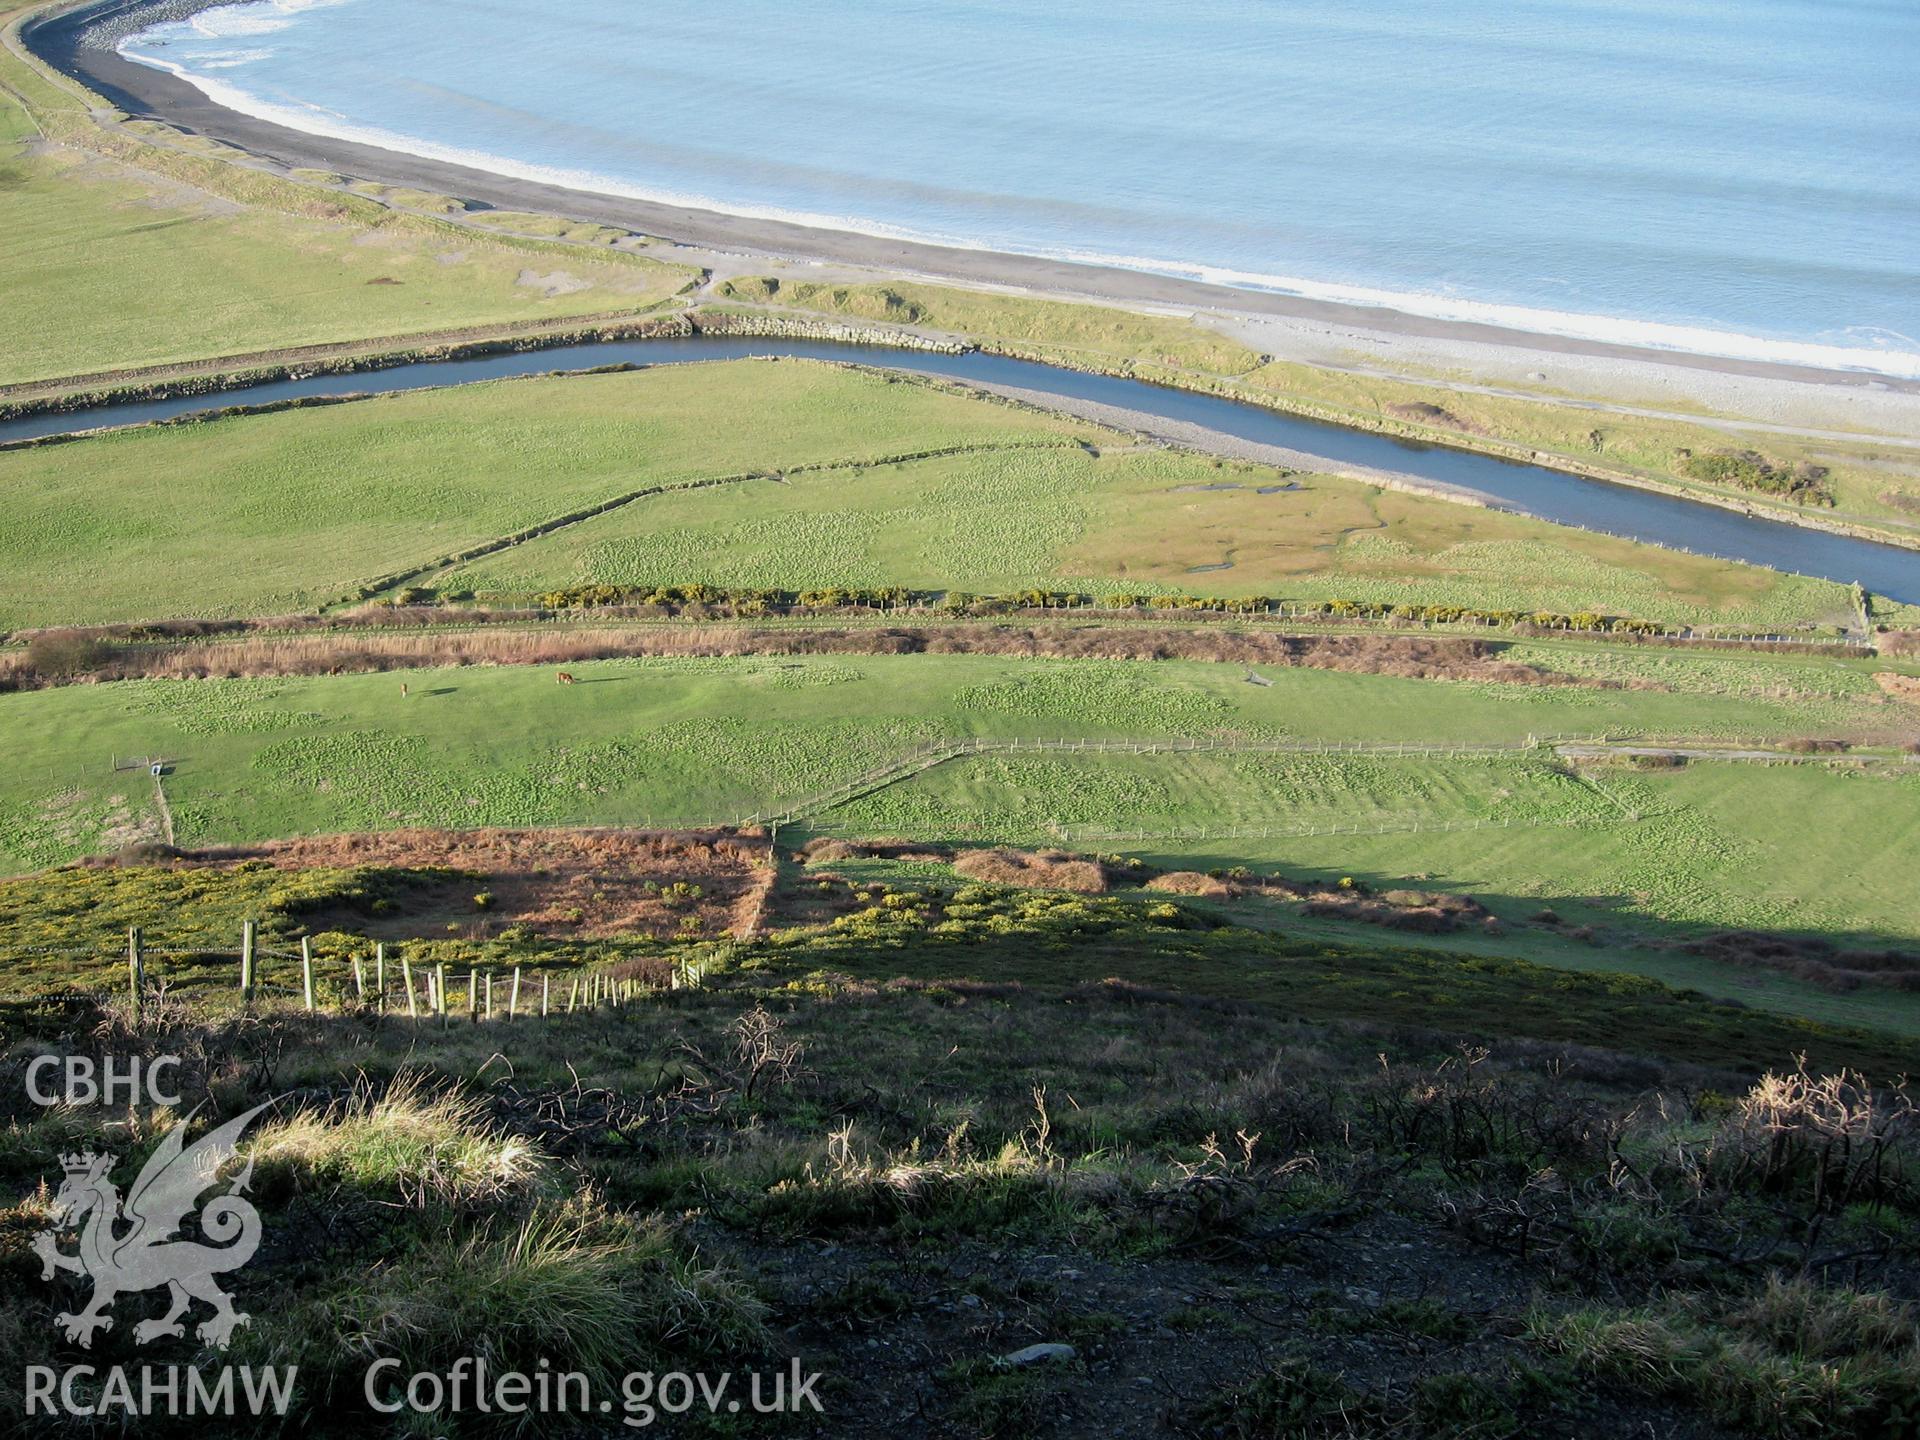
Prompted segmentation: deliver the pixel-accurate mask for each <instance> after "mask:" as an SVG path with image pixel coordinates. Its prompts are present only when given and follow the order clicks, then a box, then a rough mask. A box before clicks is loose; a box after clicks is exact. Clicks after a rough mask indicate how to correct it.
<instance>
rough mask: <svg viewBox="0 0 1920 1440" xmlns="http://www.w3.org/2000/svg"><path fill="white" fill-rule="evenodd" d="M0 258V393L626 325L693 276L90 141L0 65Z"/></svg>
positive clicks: (3, 59)
mask: <svg viewBox="0 0 1920 1440" xmlns="http://www.w3.org/2000/svg"><path fill="white" fill-rule="evenodd" d="M9 18H10V16H9V14H6V13H0V24H4V23H5V22H6V21H7V20H8V19H9ZM23 95H24V96H25V97H27V99H28V100H29V101H30V102H31V103H32V105H33V111H34V113H32V114H30V113H29V112H28V110H27V108H26V107H25V105H23V103H22V100H21V96H23ZM36 115H37V116H38V118H37V119H36ZM48 134H51V135H52V136H54V137H55V140H54V141H53V142H50V141H49V140H48V139H47V138H45V137H46V135H48ZM56 142H68V143H56ZM0 248H4V251H5V254H6V257H7V303H6V304H5V305H4V306H0V384H10V383H18V382H22V381H30V380H42V379H50V378H55V377H60V376H67V375H75V374H82V373H86V372H90V371H100V370H117V369H121V368H124V367H132V366H145V365H161V364H168V363H173V362H180V361H188V360H199V359H204V358H209V357H214V356H222V355H231V354H236V353H246V352H253V351H275V350H282V349H286V348H290V347H294V346H301V345H313V344H326V343H335V342H346V341H357V340H371V339H383V338H389V337H404V336H405V335H408V334H410V333H417V332H423V331H433V332H438V331H449V330H458V329H463V328H466V327H472V326H480V325H487V324H497V323H502V322H517V321H529V320H556V319H562V318H564V317H567V316H576V315H589V314H603V313H606V312H610V311H627V312H630V311H635V310H640V309H645V308H647V307H649V306H651V305H654V304H656V303H658V302H659V301H661V300H663V299H665V298H667V297H668V296H670V295H672V294H674V293H675V292H677V291H678V290H679V289H680V288H681V287H683V286H684V285H685V284H686V283H687V282H688V280H689V278H690V275H691V272H689V271H687V270H685V269H684V268H682V267H678V266H671V265H663V264H660V263H658V262H656V261H653V260H650V259H647V258H645V257H642V256H634V255H625V254H618V255H616V254H612V253H609V252H596V251H593V250H584V249H571V250H570V249H562V248H559V247H555V246H530V245H526V244H519V243H515V242H513V241H511V240H507V239H501V238H495V237H493V236H490V235H488V234H485V233H480V232H475V231H473V230H470V229H465V228H456V227H454V226H450V225H445V224H438V223H435V222H433V221H430V220H425V219H420V218H417V217H412V216H403V215H400V214H397V213H396V212H394V211H392V210H389V209H386V208H384V207H382V206H379V205H377V204H374V203H371V202H370V201H368V200H365V199H356V198H355V197H353V196H350V195H345V194H334V193H330V192H326V191H320V190H316V189H313V188H311V187H302V186H298V185H295V184H292V183H290V182H284V181H275V180H273V179H272V178H271V177H268V176H265V175H262V174H259V173H257V172H253V171H247V170H243V169H237V168H235V167H234V166H232V165H230V164H227V163H224V162H223V161H221V160H219V159H217V158H213V157H212V156H211V154H210V153H209V152H208V151H207V150H206V149H205V148H204V147H203V148H201V149H199V150H194V149H187V150H177V149H176V150H162V149H156V148H154V147H151V146H146V145H142V144H140V143H138V142H137V141H136V140H135V139H133V138H132V137H131V135H130V134H121V133H108V132H100V131H98V130H96V129H95V127H93V126H92V124H91V122H90V121H88V120H87V119H86V117H85V113H84V111H83V110H82V109H81V107H80V105H79V103H78V101H77V100H75V99H74V98H73V97H72V96H70V95H69V94H68V93H67V92H66V91H64V90H61V89H60V88H58V87H57V86H54V85H52V84H50V83H49V82H48V81H46V80H45V79H44V78H42V77H41V76H40V75H39V74H38V72H36V71H34V70H33V69H32V68H31V67H29V66H28V65H27V64H26V63H25V62H23V61H22V60H20V59H19V58H18V57H17V56H16V55H14V54H13V53H12V52H11V51H9V50H6V49H3V48H0Z"/></svg>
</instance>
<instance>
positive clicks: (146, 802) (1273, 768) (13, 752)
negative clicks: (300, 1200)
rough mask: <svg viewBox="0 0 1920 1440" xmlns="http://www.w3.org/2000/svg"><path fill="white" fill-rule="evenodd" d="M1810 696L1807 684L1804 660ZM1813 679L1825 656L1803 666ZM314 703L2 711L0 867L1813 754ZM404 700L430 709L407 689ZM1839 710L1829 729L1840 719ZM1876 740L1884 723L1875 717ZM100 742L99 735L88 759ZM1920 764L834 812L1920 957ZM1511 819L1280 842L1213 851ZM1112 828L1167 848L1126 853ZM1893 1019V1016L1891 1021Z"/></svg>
mask: <svg viewBox="0 0 1920 1440" xmlns="http://www.w3.org/2000/svg"><path fill="white" fill-rule="evenodd" d="M1775 663H1776V664H1778V665H1780V666H1781V668H1782V670H1783V672H1787V673H1790V672H1791V670H1792V669H1793V665H1792V664H1791V663H1789V662H1775ZM1801 663H1802V664H1804V663H1806V662H1801ZM571 668H572V669H573V672H574V673H575V675H576V676H577V678H578V682H579V683H577V684H575V685H573V686H571V687H557V686H555V685H554V684H553V678H552V675H551V673H550V672H549V671H548V670H546V669H544V668H534V667H518V668H512V667H510V668H498V669H489V668H476V669H458V670H422V671H412V672H405V673H395V674H381V675H350V676H338V677H319V678H313V679H289V680H212V681H142V682H125V683H119V684H114V685H110V686H75V687H68V688H64V689H57V690H49V691H40V692H32V693H23V694H14V695H5V696H0V727H4V729H5V732H6V734H7V736H8V741H9V751H10V762H11V763H10V764H9V766H8V768H7V773H6V777H5V778H4V780H0V848H3V849H4V859H3V860H0V864H5V865H7V866H8V867H9V868H13V869H24V868H30V867H35V866H41V865H46V864H50V863H53V862H56V861H60V860H64V859H66V858H69V857H70V856H72V855H75V854H79V853H84V852H86V851H90V850H99V849H111V848H114V847H115V846H116V845H120V844H125V843H128V842H129V841H132V840H135V839H141V838H155V837H156V836H157V835H158V834H159V832H160V824H161V822H160V820H159V818H158V816H159V812H158V809H157V803H156V797H155V793H154V785H153V782H152V781H151V780H150V779H149V778H148V777H147V775H146V774H145V772H144V771H143V770H133V771H125V770H123V771H120V772H115V771H113V770H112V769H111V768H110V766H111V764H112V762H113V759H114V757H115V756H121V757H127V756H145V755H154V754H157V755H162V756H164V757H166V759H167V760H168V761H169V763H170V765H171V767H172V768H171V771H170V773H169V774H168V775H167V777H166V779H165V781H164V782H163V783H164V794H165V798H166V800H167V802H168V805H169V808H170V813H171V817H172V821H173V824H174V826H175V837H176V839H177V840H178V841H179V842H180V843H182V844H188V845H196V844H211V843H220V842H242V841H249V840H258V839H265V838H269V837H273V836H281V835H288V834H295V833H311V832H337V831H348V830H362V829H386V828H394V827H398V826H406V825H426V826H474V825H510V826H529V825H557V824H576V823H591V824H647V823H681V824H696V823H712V822H724V821H728V820H732V819H734V818H737V817H739V816H742V815H746V814H749V813H752V812H756V811H760V810H763V809H769V808H772V807H774V806H776V805H780V804H783V803H789V802H794V801H798V800H801V799H803V798H804V797H806V796H808V795H811V794H813V793H814V792H817V791H820V790H823V789H826V788H828V787H830V786H832V785H833V784H836V783H838V782H840V781H843V780H847V779H850V778H852V777H854V776H857V775H859V774H862V773H864V772H865V771H866V770H868V769H870V768H872V767H874V766H876V765H879V764H882V763H884V762H887V761H889V760H891V759H893V758H894V757H896V756H899V755H901V754H903V753H905V752H907V751H908V750H910V749H912V748H914V747H916V746H919V745H922V744H925V743H927V742H929V741H934V740H938V739H941V738H943V737H957V736H969V735H977V736H987V737H1003V738H1014V737H1018V738H1022V739H1028V740H1031V739H1035V738H1051V737H1074V736H1086V737H1094V738H1099V737H1132V738H1139V737H1164V736H1191V737H1202V738H1204V737H1208V736H1216V737H1221V738H1222V739H1224V740H1227V741H1229V742H1231V741H1232V740H1234V739H1236V738H1237V739H1243V740H1244V739H1256V740H1260V739H1266V740H1271V739H1280V738H1285V739H1290V740H1300V741H1307V742H1316V741H1321V740H1326V741H1333V742H1353V741H1404V740H1412V741H1416V742H1424V741H1431V742H1434V743H1435V744H1436V745H1439V746H1445V745H1447V744H1456V745H1459V744H1499V743H1512V744H1521V743H1524V742H1525V741H1527V739H1528V738H1529V737H1530V736H1539V735H1553V734H1576V733H1577V734H1583V735H1584V734H1589V733H1596V732H1601V731H1605V732H1607V733H1610V734H1612V735H1615V736H1619V735H1623V734H1637V735H1641V736H1653V737H1665V738H1706V737H1714V736H1718V737H1722V738H1725V739H1732V738H1741V739H1752V738H1755V737H1763V738H1764V737H1769V736H1771V737H1776V738H1780V737H1789V738H1790V737H1793V736H1797V735H1800V734H1803V733H1805V731H1804V728H1803V727H1802V725H1801V723H1800V721H1801V717H1800V714H1799V710H1798V706H1797V705H1796V703H1795V702H1794V700H1793V699H1792V698H1791V695H1790V694H1788V695H1785V696H1783V697H1778V698H1776V697H1760V698H1756V697H1752V696H1730V695H1725V694H1717V693H1694V694H1689V693H1683V692H1678V691H1674V692H1668V693H1658V692H1646V691H1628V690H1589V689H1575V688H1571V687H1551V686H1549V687H1536V686H1510V685H1493V684H1478V683H1460V682H1437V681H1419V680H1405V679H1396V678H1391V677H1384V676H1374V675H1356V674H1340V673H1331V672H1325V671H1317V670H1278V671H1272V672H1269V673H1270V676H1271V678H1272V679H1273V681H1274V683H1273V684H1272V685H1271V686H1270V687H1260V686H1254V685H1249V684H1247V683H1246V681H1245V680H1244V678H1243V672H1242V671H1241V669H1240V668H1238V667H1231V666H1224V665H1208V664H1203V663H1190V662H1180V661H1158V662H1139V663H1127V662H1100V661H1022V660H1001V659H994V658H987V657H963V656H941V655H918V656H842V657H813V658H805V657H796V658H769V659H733V660H725V659H710V660H637V661H610V662H603V663H597V664H586V665H575V666H573V667H571ZM403 685H404V687H405V688H406V689H407V690H409V691H410V692H411V693H408V694H403V693H402V690H403ZM1829 718H1832V717H1829ZM1852 718H1853V720H1854V721H1855V726H1854V728H1853V730H1852V732H1851V733H1854V734H1856V735H1862V736H1871V735H1873V734H1875V733H1884V732H1877V728H1876V727H1881V726H1884V725H1885V723H1886V720H1885V707H1884V706H1880V705H1876V704H1873V703H1872V702H1871V701H1870V700H1869V699H1867V698H1865V697H1863V698H1862V699H1861V701H1860V704H1859V706H1858V708H1857V709H1856V710H1855V711H1853V712H1852ZM79 737H84V739H81V738H79ZM1916 800H1920V769H1917V768H1916V767H1913V766H1909V765H1899V764H1897V763H1896V764H1890V765H1882V766H1879V767H1862V768H1855V767H1850V766H1844V765H1841V764H1816V765H1808V766H1801V767H1767V766H1760V765H1753V764H1737V763H1715V764H1696V765H1694V766H1691V767H1688V768H1686V769H1682V770H1678V771H1671V772H1669V771H1639V770H1635V769H1632V768H1629V767H1626V766H1624V765H1619V764H1612V765H1605V766H1601V767H1597V768H1594V767H1588V768H1587V769H1586V770H1585V771H1584V772H1583V773H1582V774H1580V775H1572V774H1568V773H1565V769H1564V767H1563V766H1558V765H1556V763H1555V762H1554V761H1553V760H1552V758H1551V757H1550V756H1548V755H1546V754H1544V753H1542V752H1539V751H1529V752H1527V753H1525V754H1522V755H1503V756H1495V757H1487V756H1473V755H1461V756H1456V757H1446V756H1434V757H1426V756H1412V757H1407V758H1399V757H1383V756H1378V755H1362V756H1346V757H1332V756H1320V755H1273V754H1205V755H1172V756H1169V755H1143V756H1138V757H1134V756H1116V755H1099V754H1094V755H1059V754H1042V755H1035V756H1031V757H1029V756H1024V755H1007V754H995V755H988V756H981V757H977V758H974V759H968V760H959V761H954V762H950V763H948V764H946V765H943V766H941V767H939V768H936V769H934V770H931V771H928V772H926V773H924V774H922V775H920V776H919V777H917V778H914V779H911V780H907V781H904V782H902V783H900V784H898V785H895V786H892V787H890V788H887V789H884V790H882V791H880V792H878V793H876V794H874V795H872V796H869V797H867V798H865V799H862V800H859V801H857V802H855V803H854V804H853V805H851V806H849V807H847V808H845V809H843V810H841V811H838V812H836V813H833V814H829V815H826V816H824V817H823V818H825V819H826V820H828V821H831V822H833V823H834V824H836V825H839V826H844V827H850V828H851V829H852V830H854V831H855V832H862V833H875V832H891V833H907V834H912V835H917V836H918V835H926V836H934V835H940V834H949V835H954V836H962V837H965V838H968V839H973V840H1008V841H1015V842H1024V843H1045V842H1046V841H1047V840H1048V839H1049V837H1050V836H1051V835H1052V834H1053V833H1054V832H1053V831H1052V829H1051V828H1050V827H1052V826H1056V825H1064V826H1066V827H1068V828H1069V834H1070V835H1072V834H1073V833H1074V832H1079V834H1080V835H1081V836H1084V837H1085V838H1084V840H1083V841H1082V842H1080V844H1081V848H1091V849H1095V850H1106V849H1115V848H1126V849H1130V850H1135V851H1140V852H1144V853H1148V854H1156V855H1160V856H1163V857H1171V858H1172V859H1174V860H1177V861H1179V863H1182V864H1195V863H1198V864H1203V865H1209V866H1210V865H1225V864H1236V863H1243V862H1245V863H1252V862H1258V863H1262V864H1270V865H1274V866H1277V867H1279V868H1281V869H1282V870H1283V871H1288V872H1299V873H1301V874H1325V875H1334V876H1337V875H1340V874H1354V875H1357V876H1361V877H1363V878H1366V879H1368V880H1370V881H1372V880H1378V881H1382V882H1386V883H1394V882H1397V881H1400V880H1403V879H1406V878H1408V877H1422V879H1423V883H1424V882H1426V881H1430V882H1431V883H1433V884H1435V885H1439V886H1443V887H1448V888H1456V889H1463V890H1467V891H1471V892H1473V893H1475V894H1478V895H1482V896H1484V897H1485V898H1486V899H1487V900H1488V902H1489V903H1490V904H1492V905H1493V906H1494V907H1495V908H1496V910H1499V911H1503V912H1505V913H1508V914H1512V915H1521V914H1530V913H1531V912H1532V910H1534V909H1537V908H1538V907H1539V905H1540V904H1542V903H1545V902H1549V901H1550V902H1552V903H1553V904H1555V905H1557V906H1565V907H1566V908H1567V913H1568V917H1569V921H1570V923H1600V924H1602V925H1604V926H1607V927H1610V928H1611V927H1623V928H1624V929H1625V930H1626V931H1628V932H1634V933H1637V932H1640V931H1643V930H1647V931H1658V930H1664V929H1666V928H1669V927H1673V926H1679V927H1682V928H1700V927H1747V928H1761V929H1766V928H1777V929H1782V930H1789V931H1796V932H1807V933H1821V934H1829V935H1833V936H1836V937H1840V938H1843V939H1845V940H1847V941H1848V942H1849V943H1868V942H1871V941H1872V940H1874V939H1875V938H1876V937H1880V938H1881V940H1882V943H1885V937H1896V938H1898V939H1900V940H1902V941H1907V940H1911V939H1912V938H1913V937H1916V936H1920V912H1917V911H1916V910H1915V908H1914V899H1913V895H1912V893H1911V888H1910V887H1908V886H1905V885H1903V884H1901V883H1898V882H1897V879H1896V877H1895V874H1894V872H1893V871H1890V870H1889V868H1888V867H1889V857H1891V856H1895V855H1899V854H1902V853H1909V852H1910V851H1911V850H1912V848H1913V847H1914V846H1915V845H1916V844H1920V805H1916ZM1477 820H1489V821H1493V822H1495V823H1500V824H1506V823H1511V825H1512V826H1513V828H1511V829H1506V828H1502V829H1494V830H1466V831H1458V832H1449V833H1432V832H1431V831H1429V832H1428V833H1423V834H1417V835H1416V834H1389V835H1351V834H1349V835H1324V834H1323V835H1319V836H1309V835H1297V836H1296V835H1289V836H1287V837H1285V838H1278V837H1276V838H1273V839H1270V840H1263V839H1260V838H1257V837H1255V838H1237V839H1221V840H1206V839H1201V840H1197V841H1195V840H1171V839H1155V838H1153V837H1154V835H1155V833H1156V832H1159V833H1161V834H1164V833H1166V832H1172V831H1183V830H1190V829H1194V828H1201V827H1207V828H1213V829H1218V828H1220V827H1250V826H1264V827H1274V828H1276V829H1284V830H1289V831H1291V830H1298V829H1305V828H1313V827H1328V826H1332V825H1344V826H1348V827H1352V826H1355V825H1358V826H1360V827H1362V828H1378V827H1386V826H1395V827H1398V826H1404V825H1407V824H1409V823H1411V822H1416V821H1417V822H1419V823H1421V824H1423V825H1428V826H1434V825H1444V824H1458V823H1460V822H1470V821H1477ZM1110 830H1124V831H1133V830H1145V831H1147V832H1148V836H1147V838H1145V839H1139V840H1135V839H1132V838H1129V839H1127V840H1124V841H1120V840H1103V839H1101V838H1099V837H1100V836H1101V835H1102V834H1103V833H1104V832H1107V831H1110ZM1877 1003H1886V1002H1884V1001H1882V1002H1877Z"/></svg>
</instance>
